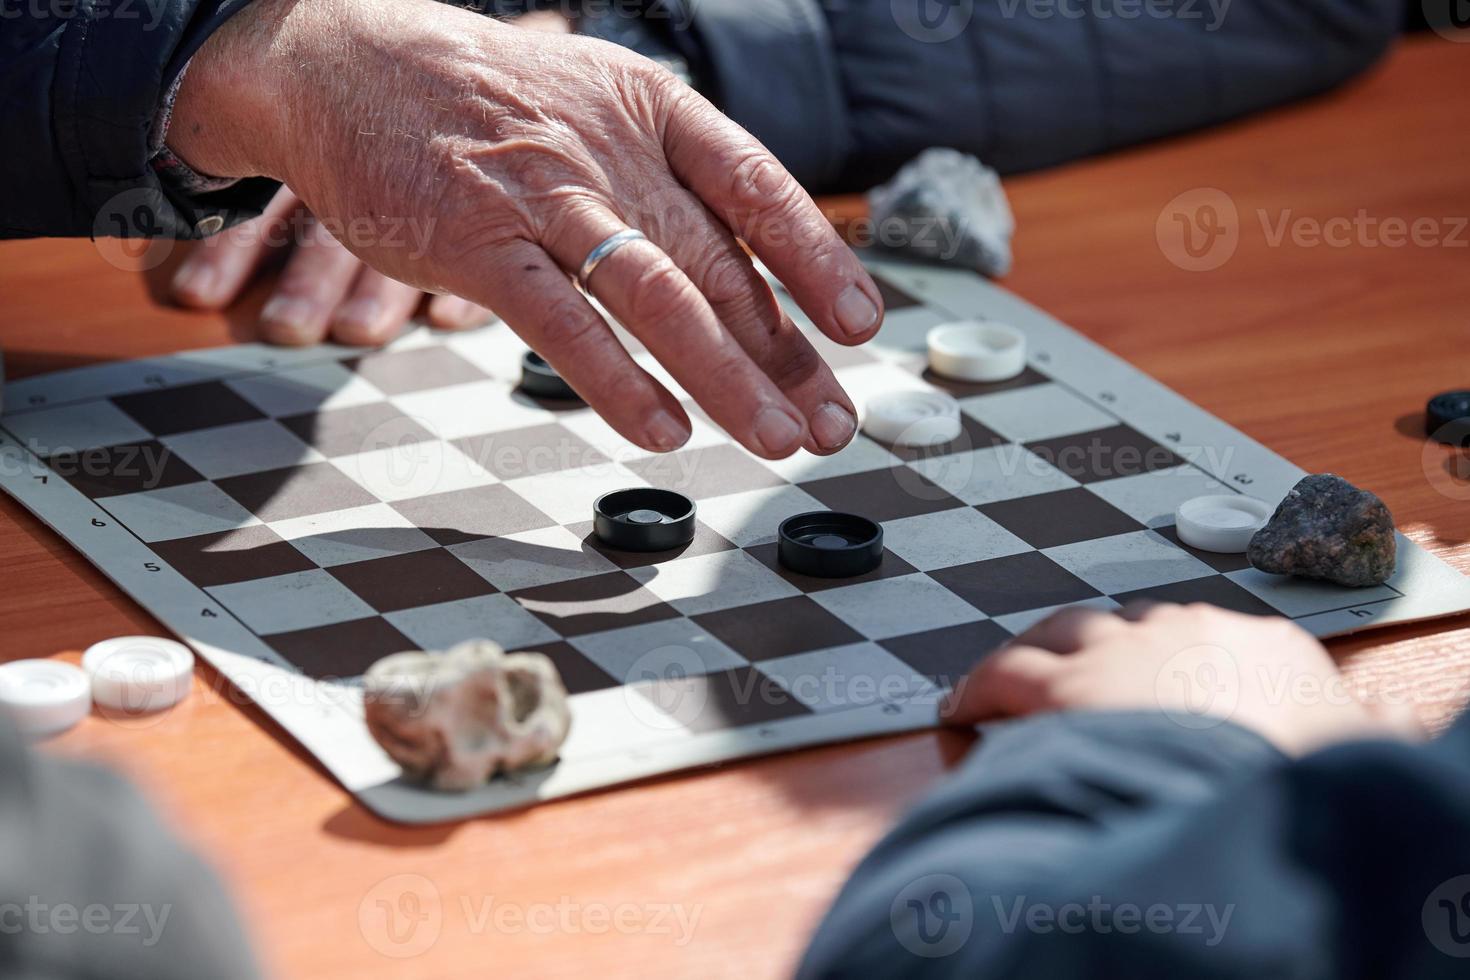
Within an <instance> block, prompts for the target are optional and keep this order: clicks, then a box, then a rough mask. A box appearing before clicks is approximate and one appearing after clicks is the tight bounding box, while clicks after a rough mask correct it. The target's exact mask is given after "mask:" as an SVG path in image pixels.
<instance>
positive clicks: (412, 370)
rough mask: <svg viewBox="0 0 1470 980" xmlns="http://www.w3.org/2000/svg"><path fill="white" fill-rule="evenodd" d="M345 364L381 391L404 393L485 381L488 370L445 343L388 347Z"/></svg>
mask: <svg viewBox="0 0 1470 980" xmlns="http://www.w3.org/2000/svg"><path fill="white" fill-rule="evenodd" d="M342 366H343V367H345V368H347V369H349V370H351V371H355V372H356V373H357V374H358V375H359V376H361V377H363V378H366V379H367V380H368V381H370V382H372V384H373V386H374V387H375V388H377V389H378V390H379V391H384V392H387V393H388V394H390V395H401V394H405V393H407V392H410V391H423V390H424V389H426V388H443V387H446V386H448V385H454V384H461V383H464V382H468V381H481V380H484V378H485V377H486V375H485V373H484V372H483V371H481V370H480V369H479V368H477V367H475V366H474V365H473V364H471V363H470V362H469V361H467V360H465V359H464V358H463V357H460V356H459V355H458V354H456V353H455V352H454V351H452V350H450V349H449V348H448V347H444V346H439V345H435V346H429V347H418V348H412V349H409V350H385V351H377V352H374V353H372V354H365V355H363V356H362V357H358V358H353V359H351V360H347V361H343V362H342Z"/></svg>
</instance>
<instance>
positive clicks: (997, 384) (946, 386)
mask: <svg viewBox="0 0 1470 980" xmlns="http://www.w3.org/2000/svg"><path fill="white" fill-rule="evenodd" d="M919 376H920V377H921V378H923V379H924V380H925V381H927V382H928V383H929V384H931V385H933V386H934V387H936V388H938V389H939V390H940V391H946V392H949V393H950V394H951V395H953V396H955V397H956V398H976V397H978V396H980V395H994V394H997V393H999V392H1002V391H1014V390H1015V389H1017V388H1029V387H1031V386H1032V385H1041V384H1046V383H1047V382H1048V381H1050V379H1049V378H1047V377H1046V375H1044V374H1040V373H1038V372H1037V371H1036V370H1034V369H1033V368H1029V367H1028V368H1025V369H1023V370H1022V371H1021V373H1020V374H1018V375H1016V376H1015V377H1013V378H1007V379H1005V380H1004V381H963V380H961V379H959V378H947V377H945V376H944V375H942V374H939V373H938V372H936V371H931V370H929V369H928V368H927V367H925V368H924V370H923V372H922V373H921V374H920V375H919Z"/></svg>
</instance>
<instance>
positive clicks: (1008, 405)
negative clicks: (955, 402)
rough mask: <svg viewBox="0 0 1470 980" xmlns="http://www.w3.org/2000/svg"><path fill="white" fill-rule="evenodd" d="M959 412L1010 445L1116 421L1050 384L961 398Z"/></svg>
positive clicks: (1086, 429)
mask: <svg viewBox="0 0 1470 980" xmlns="http://www.w3.org/2000/svg"><path fill="white" fill-rule="evenodd" d="M960 409H961V410H962V411H964V412H965V414H967V415H973V416H975V417H976V418H978V419H979V420H980V421H982V422H984V423H985V424H986V425H988V426H990V428H992V429H994V430H995V431H996V432H999V433H1000V434H1001V435H1003V436H1005V437H1007V438H1008V439H1010V440H1011V441H1012V442H1032V441H1033V440H1037V439H1051V438H1054V437H1056V436H1064V435H1070V434H1071V433H1074V432H1086V431H1089V430H1096V429H1102V428H1103V427H1105V426H1109V425H1112V424H1114V423H1115V422H1116V421H1117V420H1116V419H1114V418H1113V416H1111V415H1109V414H1108V413H1107V412H1104V411H1103V410H1102V409H1100V408H1098V407H1097V406H1096V405H1094V404H1092V403H1091V402H1089V401H1086V400H1085V399H1083V398H1081V397H1079V396H1077V395H1074V394H1073V393H1072V392H1070V391H1068V390H1067V389H1066V388H1063V387H1062V386H1061V385H1058V384H1052V383H1046V384H1030V385H1023V386H1021V387H1019V388H1014V389H1011V390H1009V391H1002V392H998V393H995V394H988V395H975V396H973V397H970V398H965V399H962V400H961V401H960ZM1115 475H1117V474H1115Z"/></svg>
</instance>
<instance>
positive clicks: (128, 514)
mask: <svg viewBox="0 0 1470 980" xmlns="http://www.w3.org/2000/svg"><path fill="white" fill-rule="evenodd" d="M103 506H104V507H105V508H106V509H107V511H108V513H110V514H112V516H113V517H115V518H116V519H117V520H118V521H119V522H120V523H122V524H124V525H125V526H126V527H127V528H128V530H130V531H132V532H133V533H134V534H136V535H137V536H138V537H139V538H141V539H142V540H144V541H148V542H153V541H170V540H173V539H174V538H190V537H194V536H196V535H200V534H217V533H219V532H222V531H233V530H234V529H236V528H240V527H245V526H246V525H248V524H259V523H260V522H259V521H258V520H256V518H255V517H254V516H253V515H252V514H251V513H250V512H249V511H247V510H245V509H244V508H242V507H241V506H240V505H239V504H237V503H236V502H235V501H233V500H231V499H230V498H229V497H228V496H226V495H225V494H224V493H222V492H221V491H220V490H219V488H218V487H216V486H215V485H214V484H212V483H186V484H184V485H183V486H179V487H165V488H164V489H162V490H148V491H145V492H143V493H129V494H124V495H122V496H120V497H108V498H107V499H106V500H105V501H103Z"/></svg>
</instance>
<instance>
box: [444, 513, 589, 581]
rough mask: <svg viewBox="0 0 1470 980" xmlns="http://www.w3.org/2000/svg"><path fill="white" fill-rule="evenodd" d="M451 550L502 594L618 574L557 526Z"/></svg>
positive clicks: (467, 544)
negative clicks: (595, 576)
mask: <svg viewBox="0 0 1470 980" xmlns="http://www.w3.org/2000/svg"><path fill="white" fill-rule="evenodd" d="M449 550H450V552H452V553H453V554H454V556H455V557H456V558H458V559H459V560H460V561H462V562H464V563H465V565H467V566H468V567H469V568H470V569H471V570H472V571H474V572H475V573H476V574H477V575H480V576H481V577H483V578H484V579H485V580H486V581H488V582H489V583H490V584H491V585H494V586H495V587H496V588H498V589H500V590H501V591H502V592H510V591H513V590H516V589H529V588H532V587H534V586H537V585H550V584H552V583H553V582H565V581H567V580H568V579H574V578H583V577H585V576H588V575H601V574H603V573H605V572H613V571H616V570H617V566H616V565H614V564H613V563H612V562H610V561H608V560H607V559H606V558H604V557H603V556H602V555H600V554H598V552H597V551H596V550H595V549H594V548H593V547H592V546H591V545H590V544H589V543H588V542H587V541H585V540H584V539H582V538H579V537H578V536H577V535H576V534H574V533H572V532H571V531H569V530H567V529H566V528H564V527H560V526H558V525H555V524H553V525H551V526H550V527H542V528H536V529H535V530H531V531H517V532H516V533H514V534H503V535H500V536H499V537H494V538H482V539H478V540H475V541H468V542H465V543H464V544H456V545H453V546H451V547H450V548H449Z"/></svg>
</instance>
